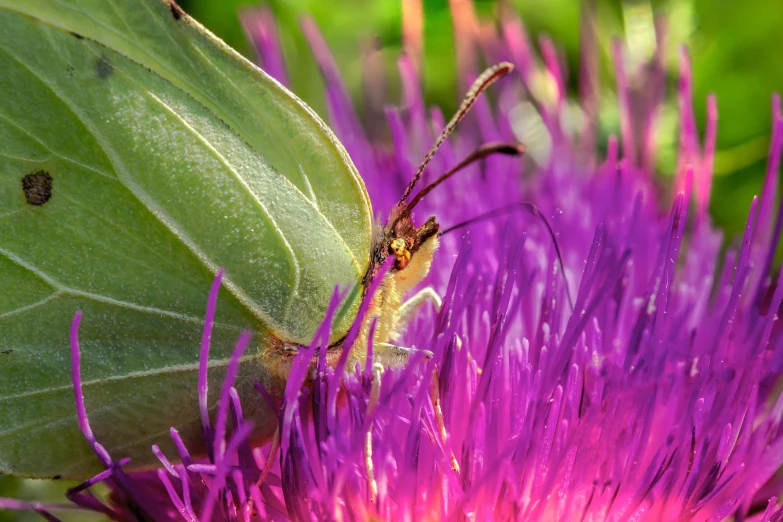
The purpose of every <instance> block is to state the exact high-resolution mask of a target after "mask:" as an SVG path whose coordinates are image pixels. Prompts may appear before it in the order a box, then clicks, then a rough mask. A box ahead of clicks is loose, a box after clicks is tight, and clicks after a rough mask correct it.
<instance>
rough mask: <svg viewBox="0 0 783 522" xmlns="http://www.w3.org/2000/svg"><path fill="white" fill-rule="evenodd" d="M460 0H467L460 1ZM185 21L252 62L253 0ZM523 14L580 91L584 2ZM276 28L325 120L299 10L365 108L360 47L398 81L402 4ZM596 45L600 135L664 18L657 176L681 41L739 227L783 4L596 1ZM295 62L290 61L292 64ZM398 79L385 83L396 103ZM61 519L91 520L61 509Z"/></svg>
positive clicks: (430, 69)
mask: <svg viewBox="0 0 783 522" xmlns="http://www.w3.org/2000/svg"><path fill="white" fill-rule="evenodd" d="M422 1H423V7H424V13H425V27H424V47H425V56H424V64H423V81H424V90H425V98H426V101H427V102H428V103H431V104H438V105H440V106H442V107H443V108H444V109H445V110H446V112H447V113H449V112H450V111H452V110H453V109H454V107H455V105H456V102H457V101H458V98H459V96H460V93H459V92H458V86H457V83H456V74H455V71H456V63H455V56H454V39H453V35H452V19H451V15H450V3H449V1H448V0H422ZM463 1H464V0H463ZM499 3H500V2H498V1H495V0H474V7H475V10H476V12H477V13H478V15H479V17H481V18H484V19H488V20H492V19H495V18H496V16H497V10H498V5H499ZM179 4H180V5H181V6H182V7H183V8H184V9H185V11H187V12H188V13H189V14H190V15H191V16H193V17H194V18H196V19H197V20H199V21H200V22H201V23H203V24H204V25H205V26H206V27H207V28H209V29H211V30H212V31H213V32H215V33H216V34H217V35H218V36H220V37H221V38H223V39H224V40H225V41H226V42H228V43H229V44H230V45H232V46H233V47H235V48H237V49H238V50H240V51H241V52H242V53H243V54H245V55H246V56H248V57H251V58H252V57H253V51H252V49H251V47H250V46H249V45H248V43H247V41H246V40H245V35H244V32H243V30H242V28H241V26H240V24H239V20H238V18H237V12H238V10H239V9H240V8H241V7H246V6H252V5H257V2H252V1H247V0H179ZM505 4H506V6H513V7H514V8H515V9H516V11H517V12H518V13H519V14H520V16H521V17H522V19H523V20H524V22H525V24H526V27H527V30H528V32H529V33H530V34H531V35H537V34H539V33H547V34H549V35H550V36H551V37H552V38H553V40H554V41H555V42H556V43H557V44H558V45H560V46H561V47H562V49H563V50H564V52H565V55H566V57H567V60H568V64H569V69H570V76H569V79H570V80H569V88H570V89H572V90H573V91H574V92H575V91H576V83H575V79H576V78H577V74H576V73H577V71H578V64H579V18H580V10H581V7H582V4H581V2H579V0H506V1H505ZM269 5H270V7H271V8H272V11H273V12H274V13H275V15H276V17H277V19H278V21H279V23H280V31H281V36H282V40H283V49H284V52H285V55H286V59H287V61H288V64H289V71H290V74H291V77H292V84H293V88H294V91H295V92H296V93H297V94H298V95H299V96H301V97H302V98H304V99H305V101H307V102H308V103H309V104H311V105H312V106H313V107H314V108H315V109H316V110H317V111H318V112H319V113H321V114H322V115H325V111H324V102H323V99H322V96H321V89H322V83H321V79H320V75H319V74H318V72H317V70H316V68H315V64H314V62H313V59H312V55H311V53H310V51H309V49H308V47H307V44H306V43H305V41H304V39H303V38H302V36H301V34H300V31H299V21H300V19H301V17H302V16H304V15H306V14H309V15H311V16H312V17H313V18H314V19H315V20H316V22H317V23H318V25H319V26H320V28H321V30H322V31H323V33H324V36H325V38H326V40H327V42H328V43H329V45H330V47H331V49H332V51H333V53H334V54H335V57H336V59H337V62H338V65H339V66H340V68H341V70H342V73H343V75H344V77H345V79H346V82H347V84H348V87H349V89H350V90H351V92H352V93H353V94H354V97H355V99H356V103H357V105H358V106H359V107H360V109H361V101H362V100H361V87H360V82H361V61H360V56H361V49H362V46H363V45H367V43H368V42H370V41H372V42H373V44H374V45H380V47H381V48H382V50H383V55H384V60H385V67H386V69H387V71H388V72H389V76H390V78H392V79H393V78H394V77H395V72H394V71H395V67H396V65H395V59H396V57H397V56H398V54H399V52H400V50H401V43H402V31H401V13H402V8H401V1H400V0H274V1H271V2H269ZM596 6H597V21H598V27H599V49H600V55H601V56H600V60H601V74H602V78H601V81H602V88H603V89H604V92H602V116H601V129H600V132H601V135H600V139H601V140H604V141H605V139H606V136H608V135H609V134H616V133H618V123H617V111H616V109H615V104H614V101H613V96H614V95H613V91H612V86H613V85H614V78H613V70H612V65H611V60H610V52H609V42H610V40H611V38H614V37H621V38H625V39H626V42H627V43H631V44H633V45H637V46H641V47H644V46H645V45H646V44H647V43H649V38H650V28H651V24H652V20H653V18H652V17H653V13H659V14H661V15H664V16H666V17H667V18H668V20H669V42H668V50H669V53H668V58H669V61H668V68H669V73H670V81H669V85H670V89H669V97H668V100H667V106H666V108H665V110H664V112H663V117H662V120H661V123H660V125H661V128H660V132H659V134H660V140H659V141H660V146H661V149H662V150H661V154H660V165H659V168H660V170H661V172H662V175H666V173H667V172H671V170H672V168H673V166H674V161H675V149H674V146H675V140H676V130H677V129H676V123H677V120H676V105H675V103H674V98H673V97H672V94H673V90H672V87H673V85H674V82H675V81H676V73H677V62H676V48H677V46H678V45H681V44H685V45H687V46H688V48H689V49H690V52H691V58H692V63H693V73H694V81H695V86H694V87H695V88H694V100H695V104H696V115H697V121H698V123H699V125H700V128H702V130H703V123H704V115H705V103H704V101H705V98H706V96H707V95H708V94H709V93H715V94H716V95H717V99H718V110H719V114H720V120H719V126H718V143H717V150H718V152H717V156H716V164H715V181H714V186H713V198H712V206H711V210H712V215H713V217H714V220H715V222H716V223H717V224H718V225H719V226H721V227H723V228H724V229H725V230H726V231H727V234H728V235H729V236H733V235H735V234H737V233H739V232H740V231H741V229H742V227H743V224H744V220H745V217H746V214H747V209H748V206H749V204H750V200H751V197H752V196H753V195H754V194H757V193H758V191H759V189H760V186H761V182H762V178H763V175H764V169H765V164H766V156H767V147H768V144H769V135H770V120H771V118H770V100H771V95H772V93H773V92H780V91H783V52H781V51H780V49H781V44H780V42H781V35H782V34H783V1H781V0H743V1H739V0H671V1H668V2H649V1H644V0H639V1H626V2H621V1H619V0H597V2H596ZM292 64H293V65H292ZM397 90H398V88H397V86H395V85H394V83H392V85H391V86H390V89H389V96H390V98H391V101H394V100H395V96H396V94H397ZM67 486H68V484H64V483H48V482H41V481H18V480H15V479H12V478H10V477H2V476H0V495H2V496H9V497H14V498H26V499H31V500H32V499H38V500H41V499H61V498H63V497H62V496H63V493H64V490H65V488H66V487H67ZM63 518H65V519H67V520H96V518H95V517H89V518H85V517H84V516H83V515H80V516H73V515H72V516H70V517H68V516H64V517H63ZM7 520H40V518H39V517H38V515H36V514H34V513H12V512H2V511H0V522H3V521H7Z"/></svg>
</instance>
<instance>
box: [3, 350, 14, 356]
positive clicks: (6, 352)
mask: <svg viewBox="0 0 783 522" xmlns="http://www.w3.org/2000/svg"><path fill="white" fill-rule="evenodd" d="M0 353H2V354H3V355H11V354H12V353H14V351H13V350H3V351H2V352H0Z"/></svg>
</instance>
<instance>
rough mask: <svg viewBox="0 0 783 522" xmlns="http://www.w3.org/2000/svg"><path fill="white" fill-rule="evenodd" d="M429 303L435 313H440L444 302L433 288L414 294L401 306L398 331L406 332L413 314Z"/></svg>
mask: <svg viewBox="0 0 783 522" xmlns="http://www.w3.org/2000/svg"><path fill="white" fill-rule="evenodd" d="M427 301H430V302H431V303H432V306H433V307H434V308H435V312H440V307H441V305H442V304H443V301H442V300H441V298H440V296H439V295H438V293H437V292H436V291H435V289H434V288H432V287H431V286H428V287H426V288H422V289H421V290H419V291H418V292H416V293H415V294H413V296H411V298H410V299H408V300H407V301H405V302H404V303H402V305H400V311H399V316H398V319H397V330H404V329H405V326H407V324H408V322H409V321H410V320H411V319H412V318H413V314H415V313H416V311H417V310H418V309H419V308H421V307H422V306H424V304H426V303H427Z"/></svg>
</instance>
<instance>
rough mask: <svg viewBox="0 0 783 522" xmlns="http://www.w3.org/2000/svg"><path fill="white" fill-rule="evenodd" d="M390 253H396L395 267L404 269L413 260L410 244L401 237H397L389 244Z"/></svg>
mask: <svg viewBox="0 0 783 522" xmlns="http://www.w3.org/2000/svg"><path fill="white" fill-rule="evenodd" d="M389 253H391V254H394V256H395V257H396V258H397V261H396V262H395V263H394V268H396V269H397V270H402V269H403V268H405V267H406V266H408V263H409V262H410V260H411V251H410V250H408V244H407V243H406V242H405V240H404V239H403V238H401V237H398V238H395V239H393V240H392V242H391V243H390V244H389Z"/></svg>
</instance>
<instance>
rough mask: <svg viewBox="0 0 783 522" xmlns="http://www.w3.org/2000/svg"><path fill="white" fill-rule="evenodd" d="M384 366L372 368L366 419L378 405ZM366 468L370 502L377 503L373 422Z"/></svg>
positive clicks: (367, 441)
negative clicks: (373, 455) (373, 461)
mask: <svg viewBox="0 0 783 522" xmlns="http://www.w3.org/2000/svg"><path fill="white" fill-rule="evenodd" d="M382 375H383V365H382V364H378V363H375V364H373V368H372V385H371V388H370V400H369V402H368V403H367V413H366V414H365V418H367V417H370V416H371V415H372V413H373V411H375V407H376V406H377V405H378V398H379V397H380V395H381V376H382ZM364 466H365V468H366V469H367V485H368V487H369V489H370V502H372V503H375V501H376V499H377V498H378V483H377V482H376V481H375V468H374V467H373V463H372V422H370V423H368V426H367V433H365V435H364Z"/></svg>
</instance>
